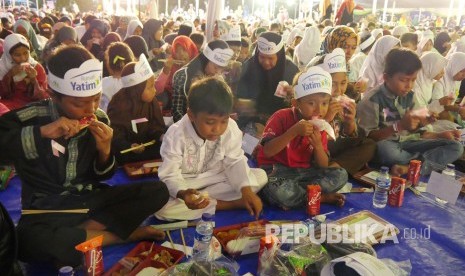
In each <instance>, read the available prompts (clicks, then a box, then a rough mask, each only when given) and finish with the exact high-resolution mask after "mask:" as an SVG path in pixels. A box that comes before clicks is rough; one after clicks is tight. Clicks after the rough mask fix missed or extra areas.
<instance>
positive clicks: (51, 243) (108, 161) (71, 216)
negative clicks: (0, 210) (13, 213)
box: [0, 46, 168, 267]
mask: <svg viewBox="0 0 465 276" xmlns="http://www.w3.org/2000/svg"><path fill="white" fill-rule="evenodd" d="M70 57H72V58H70ZM102 68H103V67H102V63H101V62H100V61H98V60H97V59H95V57H94V56H93V55H92V54H91V53H90V52H89V51H88V50H86V49H85V48H83V47H82V46H67V47H64V48H61V49H59V50H58V51H57V52H55V53H54V54H53V55H52V56H51V57H50V59H49V62H48V69H49V75H48V79H49V80H50V81H49V85H50V87H49V91H50V93H51V95H52V99H48V100H44V101H41V102H37V103H33V104H31V105H29V106H27V107H23V108H21V109H18V110H14V111H10V112H9V113H7V114H5V115H3V116H1V117H0V152H2V156H6V157H8V158H9V159H11V160H13V161H14V165H15V168H16V172H17V173H18V175H19V177H20V179H21V182H22V198H21V203H22V208H23V210H26V209H29V210H34V212H33V213H35V214H28V215H27V214H23V215H22V216H21V219H20V220H19V223H18V226H17V232H18V239H19V245H18V246H19V259H20V260H21V261H24V262H51V263H54V264H55V265H57V266H58V267H59V266H64V265H70V266H78V265H79V264H80V263H81V261H82V254H81V253H80V252H78V251H77V250H76V249H75V248H74V247H75V246H76V245H78V244H80V243H82V242H84V241H86V240H89V239H91V238H94V237H96V236H100V235H103V245H110V244H116V243H122V242H128V241H138V240H146V239H157V238H163V237H164V234H163V232H161V231H159V230H155V229H154V228H152V227H150V226H144V227H141V226H140V224H141V223H142V222H143V221H144V220H145V219H146V218H147V217H148V216H149V215H150V214H153V213H154V212H156V211H157V210H159V209H160V208H161V207H162V206H163V205H164V204H165V203H166V202H167V200H168V190H167V189H166V186H165V185H164V184H163V183H161V182H154V181H150V182H145V183H135V184H131V185H121V186H116V187H110V186H108V185H106V184H104V183H101V182H100V181H102V180H104V179H108V178H109V177H111V176H112V175H113V173H114V170H115V158H114V156H113V153H112V152H111V139H112V137H113V130H112V129H111V128H110V126H109V125H108V124H109V121H108V117H107V116H106V114H105V113H104V112H103V111H102V110H101V109H98V105H99V102H100V95H101V92H102V88H101V83H102V82H101V80H102ZM89 117H90V118H93V119H87V118H89ZM83 119H85V120H83ZM81 122H82V123H81ZM84 122H85V123H84ZM50 210H61V212H52V213H46V211H50ZM72 212H74V213H72ZM29 213H31V212H29Z"/></svg>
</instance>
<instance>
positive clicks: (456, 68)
mask: <svg viewBox="0 0 465 276" xmlns="http://www.w3.org/2000/svg"><path fill="white" fill-rule="evenodd" d="M463 79H465V53H461V52H457V53H454V54H452V55H451V56H450V59H449V62H448V63H447V66H446V69H445V73H444V77H442V79H441V80H439V81H437V82H436V83H435V84H434V85H433V96H432V103H431V104H432V105H433V106H434V109H432V111H433V112H437V113H439V112H441V114H440V118H442V119H449V120H451V119H452V118H451V116H453V114H451V113H450V112H457V113H458V115H460V116H458V117H457V118H461V119H462V120H463V119H465V107H462V106H460V105H458V104H454V103H455V100H456V99H457V96H458V94H459V89H460V82H461V81H462V80H463ZM443 111H445V112H443Z"/></svg>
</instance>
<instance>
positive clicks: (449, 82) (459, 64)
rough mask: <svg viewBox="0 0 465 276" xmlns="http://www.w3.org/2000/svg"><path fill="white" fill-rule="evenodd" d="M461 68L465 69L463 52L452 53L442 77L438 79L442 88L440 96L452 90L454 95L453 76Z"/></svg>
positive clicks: (448, 93) (464, 54)
mask: <svg viewBox="0 0 465 276" xmlns="http://www.w3.org/2000/svg"><path fill="white" fill-rule="evenodd" d="M463 69H465V53H461V52H456V53H453V54H452V55H451V56H450V59H449V62H448V63H447V66H446V70H445V73H444V77H443V78H442V79H441V80H439V81H438V83H439V84H440V85H441V86H442V88H443V89H442V90H443V94H442V96H447V95H450V94H451V93H452V92H454V96H455V86H456V81H455V80H454V76H455V75H456V74H457V73H458V72H460V71H462V70H463ZM441 98H442V97H441Z"/></svg>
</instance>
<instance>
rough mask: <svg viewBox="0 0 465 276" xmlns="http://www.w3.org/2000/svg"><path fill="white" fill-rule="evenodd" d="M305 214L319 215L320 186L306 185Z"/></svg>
mask: <svg viewBox="0 0 465 276" xmlns="http://www.w3.org/2000/svg"><path fill="white" fill-rule="evenodd" d="M307 199H308V205H307V213H308V214H309V215H310V216H316V215H319V214H320V203H321V187H320V185H308V186H307Z"/></svg>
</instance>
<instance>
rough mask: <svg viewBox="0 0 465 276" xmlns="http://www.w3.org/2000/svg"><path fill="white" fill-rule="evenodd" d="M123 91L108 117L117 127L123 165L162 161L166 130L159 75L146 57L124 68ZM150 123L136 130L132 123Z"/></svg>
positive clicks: (115, 140)
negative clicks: (157, 81) (158, 96)
mask: <svg viewBox="0 0 465 276" xmlns="http://www.w3.org/2000/svg"><path fill="white" fill-rule="evenodd" d="M121 76H122V78H121V82H122V84H123V88H122V89H121V90H120V91H119V92H118V93H116V94H115V95H114V96H113V98H112V99H111V101H110V103H109V104H108V117H109V118H110V120H111V126H112V128H113V140H112V149H113V151H114V152H115V153H116V160H117V161H118V163H119V164H126V163H129V162H137V161H144V160H151V159H158V158H160V145H161V138H162V135H163V134H164V133H165V131H166V127H165V123H164V121H163V116H162V114H161V110H160V105H159V104H158V101H157V100H156V98H155V94H156V90H155V76H154V75H153V72H152V70H151V68H150V64H149V62H148V61H147V58H145V56H140V58H139V61H138V62H137V63H135V62H131V63H128V64H127V65H125V66H124V68H123V71H122V73H121ZM140 118H145V119H147V120H148V121H147V122H143V123H139V124H137V125H136V127H137V131H136V130H134V129H133V127H132V123H131V121H132V120H135V119H140ZM152 140H155V141H156V142H155V144H154V145H151V146H148V147H142V148H139V149H137V150H134V151H131V152H129V153H125V154H121V153H120V151H121V150H124V149H128V148H131V147H136V146H139V145H141V144H144V143H147V142H150V141H152Z"/></svg>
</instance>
